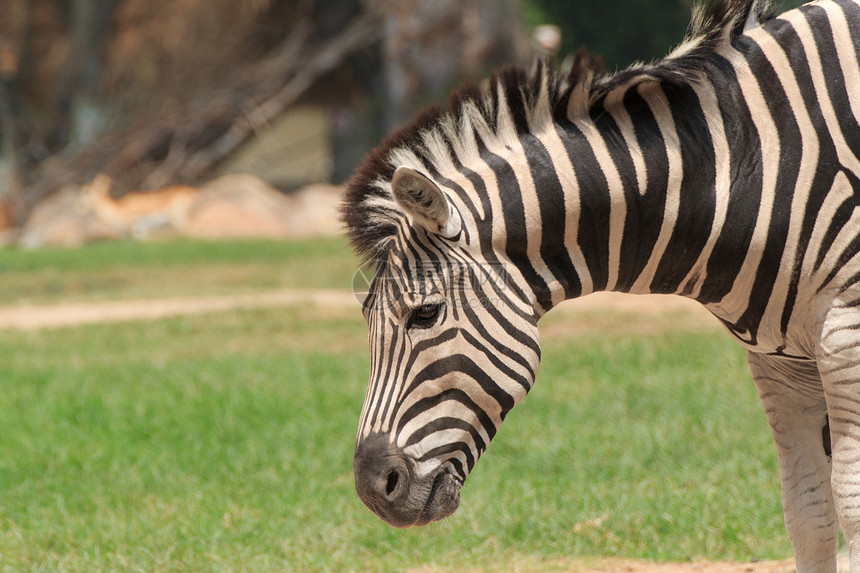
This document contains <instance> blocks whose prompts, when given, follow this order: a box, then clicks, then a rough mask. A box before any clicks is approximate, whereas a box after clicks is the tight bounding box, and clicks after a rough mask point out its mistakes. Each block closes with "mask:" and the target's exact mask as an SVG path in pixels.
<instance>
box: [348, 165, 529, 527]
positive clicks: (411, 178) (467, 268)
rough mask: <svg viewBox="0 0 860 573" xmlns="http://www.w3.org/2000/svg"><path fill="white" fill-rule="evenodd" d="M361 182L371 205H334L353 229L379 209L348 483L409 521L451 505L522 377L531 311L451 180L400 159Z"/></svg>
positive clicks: (380, 510)
mask: <svg viewBox="0 0 860 573" xmlns="http://www.w3.org/2000/svg"><path fill="white" fill-rule="evenodd" d="M359 181H360V178H359ZM356 185H358V183H353V186H352V191H353V192H358V191H357V190H356V189H355V187H356ZM373 186H374V188H375V189H377V190H379V191H380V192H381V193H383V196H382V197H380V198H379V200H374V199H373V198H370V199H368V197H366V196H365V197H364V203H363V206H364V207H367V208H368V209H371V210H373V211H374V212H375V214H374V213H371V212H369V211H362V209H361V208H360V207H358V206H356V205H353V209H352V210H351V211H350V210H346V213H345V219H346V221H347V224H350V220H351V217H352V218H353V219H355V218H359V214H360V221H359V222H356V221H355V220H353V221H352V222H353V223H354V224H355V225H361V226H362V229H363V231H362V232H367V227H366V226H367V225H368V224H371V225H372V224H374V223H379V220H380V219H379V218H381V217H383V212H384V220H385V221H386V223H385V224H386V225H388V230H387V232H386V239H385V240H384V241H382V244H383V245H384V246H382V247H379V245H377V247H378V248H376V250H375V252H374V256H375V262H376V271H375V275H374V278H373V280H372V282H371V284H370V288H369V292H368V294H367V297H366V299H365V302H364V315H365V318H366V319H367V322H368V325H369V331H370V334H369V338H370V352H371V373H370V383H369V386H368V390H367V395H366V398H365V402H364V408H363V410H362V413H361V418H360V421H359V427H358V435H357V439H356V448H355V456H354V471H355V485H356V490H357V492H358V495H359V497H360V498H361V499H362V501H363V502H364V503H365V504H366V505H367V506H368V507H369V508H370V509H371V510H373V511H374V512H375V513H376V514H377V515H378V516H379V517H381V518H382V519H383V520H384V521H386V522H387V523H389V524H391V525H393V526H396V527H409V526H412V525H424V524H427V523H429V522H432V521H436V520H439V519H442V518H444V517H447V516H448V515H450V514H451V513H453V512H454V511H455V510H456V509H457V506H458V504H459V498H460V488H461V487H462V485H463V483H464V481H465V480H466V477H467V476H468V475H469V472H470V471H471V469H472V468H473V467H474V465H475V463H476V462H477V460H478V458H479V457H480V456H481V454H482V453H483V452H484V451H485V450H486V448H487V446H488V444H489V442H490V440H491V439H492V438H493V436H494V435H495V433H496V431H497V430H498V428H499V426H500V424H501V423H502V420H503V419H504V418H505V416H506V414H507V413H508V412H509V411H510V410H511V408H513V407H514V406H515V405H516V404H517V403H519V402H520V401H521V400H522V399H523V397H524V396H525V394H526V392H527V391H528V389H529V388H530V387H531V385H532V383H533V381H534V378H535V375H536V372H537V368H538V363H539V355H540V349H539V345H538V333H537V326H536V321H537V317H536V314H535V312H534V301H533V300H531V299H532V297H531V295H530V292H529V291H528V290H527V289H525V288H522V280H521V279H520V278H519V276H518V274H517V271H516V269H515V268H514V267H512V266H511V265H510V264H508V263H506V262H505V260H504V259H503V258H501V257H496V256H495V255H493V250H492V249H484V251H483V252H482V248H481V241H480V240H479V235H480V234H481V233H482V232H483V231H482V230H480V229H478V228H476V227H475V226H474V217H473V216H472V215H471V213H469V215H468V216H463V215H462V213H463V212H464V211H465V212H467V213H468V211H469V210H468V208H467V205H466V204H465V203H464V202H463V200H464V198H463V196H462V195H461V194H460V193H459V192H458V190H457V189H455V188H453V187H446V186H445V185H444V184H443V183H439V182H437V181H435V180H434V178H432V177H431V176H430V175H429V174H427V173H424V172H422V171H419V170H417V169H414V168H411V167H406V166H399V167H398V168H396V169H395V170H394V171H393V174H391V176H390V179H389V180H387V181H385V180H379V179H377V180H376V181H374V182H373ZM460 191H461V190H460ZM365 193H366V190H365ZM385 197H387V199H386V198H385ZM458 203H459V205H457V204H458ZM368 205H370V206H371V207H368ZM347 209H349V208H347ZM374 217H376V219H375V218H374ZM355 228H357V227H353V230H354V229H355ZM356 239H357V237H356V236H353V242H354V243H356V242H357V241H356Z"/></svg>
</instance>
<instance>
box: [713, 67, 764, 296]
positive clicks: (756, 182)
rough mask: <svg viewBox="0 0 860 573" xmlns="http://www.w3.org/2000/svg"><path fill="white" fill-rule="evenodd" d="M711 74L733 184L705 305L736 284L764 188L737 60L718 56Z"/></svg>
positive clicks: (759, 153) (757, 141) (757, 142)
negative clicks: (736, 67) (721, 120)
mask: <svg viewBox="0 0 860 573" xmlns="http://www.w3.org/2000/svg"><path fill="white" fill-rule="evenodd" d="M710 79H711V81H712V83H713V85H714V87H715V88H716V90H717V99H718V101H719V102H720V108H721V110H722V115H723V128H724V130H725V133H726V139H727V140H728V146H729V153H730V169H731V181H732V185H731V189H730V191H729V204H728V207H727V212H726V221H725V224H724V225H723V229H722V231H721V232H720V235H719V236H718V237H717V240H716V243H715V245H714V248H713V250H712V252H711V256H710V258H709V259H708V265H707V274H706V277H705V281H704V283H703V284H702V288H701V290H700V293H699V297H698V299H697V300H698V301H699V302H701V303H702V304H707V303H711V302H717V301H720V300H722V299H723V297H725V296H726V295H727V294H728V293H729V292H730V291H731V289H732V285H733V284H734V280H735V278H736V277H737V276H738V272H739V271H740V270H741V266H742V265H743V262H744V257H743V253H746V252H747V251H748V250H749V247H750V243H751V242H752V236H753V231H754V229H755V222H756V217H757V216H758V211H759V208H760V204H761V193H762V150H761V140H760V139H759V136H758V133H757V132H756V131H755V128H754V125H755V124H754V123H753V120H752V113H751V111H750V109H749V106H747V103H746V100H744V98H743V93H742V92H741V89H740V85H739V84H738V78H737V75H736V74H735V71H734V69H733V67H732V65H731V64H730V63H729V62H728V61H727V60H725V59H724V58H721V57H720V58H716V61H715V65H714V67H713V70H712V72H711V74H710Z"/></svg>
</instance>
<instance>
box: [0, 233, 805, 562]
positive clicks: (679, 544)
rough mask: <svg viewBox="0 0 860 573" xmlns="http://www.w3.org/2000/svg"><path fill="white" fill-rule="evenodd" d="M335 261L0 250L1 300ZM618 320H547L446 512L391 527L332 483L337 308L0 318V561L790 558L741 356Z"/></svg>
mask: <svg viewBox="0 0 860 573" xmlns="http://www.w3.org/2000/svg"><path fill="white" fill-rule="evenodd" d="M354 265H355V262H354V261H353V260H352V258H351V255H349V253H348V252H347V251H346V249H345V247H344V246H343V244H342V243H341V242H340V241H324V242H319V243H314V244H308V243H280V244H279V243H255V242H245V243H223V244H218V243H216V244H205V243H162V244H152V245H130V244H115V245H100V246H95V247H88V248H85V249H81V250H78V251H44V252H34V253H24V252H17V251H0V293H2V295H0V300H3V302H4V303H6V304H8V303H9V302H20V301H22V300H30V301H33V300H35V301H37V302H41V301H57V300H66V299H67V297H71V298H74V299H79V300H98V299H99V298H122V297H126V296H127V297H138V296H145V297H148V296H157V295H161V296H164V295H171V296H172V295H174V294H176V291H177V290H179V291H181V292H182V293H183V294H200V293H202V294H210V293H224V292H236V291H242V292H247V291H253V290H256V289H267V288H280V287H283V286H295V285H298V286H302V287H313V286H320V287H325V288H332V287H336V288H344V289H346V288H348V287H349V281H350V279H351V274H352V268H353V267H354ZM66 277H69V278H68V281H67V278H66ZM117 277H118V278H117ZM65 285H70V286H68V287H67V286H65ZM67 291H68V292H67ZM544 320H545V321H546V323H547V325H548V326H553V325H556V326H557V325H558V324H559V323H560V322H563V321H564V320H570V317H569V316H564V315H553V314H550V315H549V316H548V317H547V318H546V319H544ZM631 320H635V318H631V317H619V327H618V328H614V329H613V328H610V329H607V331H606V332H588V333H586V334H583V333H582V332H581V331H577V332H576V334H575V335H574V334H571V335H569V336H565V335H564V334H563V332H564V329H561V328H553V329H552V331H553V332H554V333H556V336H554V337H552V338H547V339H546V340H544V357H543V362H542V367H541V372H540V375H539V378H538V383H537V385H536V387H535V389H534V390H533V391H532V393H531V395H530V396H529V397H528V398H527V399H526V401H525V402H524V403H523V404H522V405H521V406H519V407H518V408H517V409H515V410H514V411H513V412H512V413H511V414H510V416H509V417H508V419H507V421H506V423H505V425H504V426H503V427H502V429H501V431H500V432H499V434H498V436H497V437H496V438H495V440H494V442H493V444H492V445H491V447H490V449H489V451H488V452H487V454H486V455H485V456H484V458H483V459H482V460H481V462H480V463H479V464H478V466H477V467H476V469H475V471H474V472H473V474H472V476H470V478H469V481H468V482H467V484H466V486H465V487H464V489H463V492H462V503H461V507H460V509H459V511H458V512H457V513H456V514H455V515H454V516H452V517H451V518H449V519H448V520H445V521H443V522H440V523H436V524H432V525H430V526H428V527H426V528H422V529H414V530H405V531H400V530H395V529H392V528H390V527H388V526H386V525H384V524H383V523H382V522H381V521H379V520H378V519H377V518H376V517H374V516H373V515H372V514H371V513H370V512H369V511H368V510H367V509H365V508H364V507H363V506H362V505H361V502H360V501H359V500H358V498H357V497H356V495H355V493H354V489H353V484H352V469H351V463H352V447H353V440H354V432H355V424H356V421H357V418H358V414H359V410H360V407H361V402H362V400H363V397H364V387H365V384H366V380H367V371H368V356H367V350H366V332H365V325H364V323H363V320H362V318H361V315H360V312H359V310H358V308H357V306H356V308H355V309H338V308H315V307H312V306H305V307H291V308H279V309H266V310H244V311H228V312H221V313H214V314H208V315H201V316H188V317H180V318H172V319H166V320H159V321H151V322H129V323H116V324H105V325H92V326H81V327H76V328H62V329H52V330H41V331H35V332H19V331H11V330H9V331H0V384H2V392H0V421H2V428H3V431H2V432H0V571H4V572H6V571H9V572H13V571H16V572H17V571H80V572H84V571H87V572H89V571H201V572H203V571H402V570H407V569H410V568H416V567H421V566H427V567H430V568H437V569H440V570H457V571H461V570H487V571H510V570H521V571H541V570H543V571H551V570H564V569H565V568H567V567H569V566H570V565H569V563H570V562H569V561H567V560H568V559H574V558H583V557H585V558H588V557H606V556H623V557H633V558H637V557H638V558H646V559H653V560H688V559H695V558H707V559H739V560H749V559H753V558H760V559H769V558H779V557H787V556H789V555H790V553H791V552H790V547H789V544H788V541H787V538H786V535H785V533H784V530H783V525H782V515H781V510H780V506H779V487H778V483H777V465H776V458H775V454H774V451H773V446H772V444H771V438H770V434H769V431H768V430H767V426H766V423H765V421H764V415H763V413H762V411H761V406H760V404H759V402H758V398H757V397H756V394H755V390H754V388H753V385H752V383H751V382H750V380H749V375H748V373H747V370H746V366H745V364H744V359H743V352H742V351H741V350H740V348H739V347H737V346H736V344H735V343H733V342H732V341H731V340H729V339H728V337H727V336H726V335H724V334H723V333H720V332H692V331H676V332H671V333H659V332H657V333H654V334H653V335H650V336H633V335H630V334H626V333H625V332H627V331H628V330H629V329H628V328H626V327H627V323H628V322H629V321H631ZM634 330H635V329H634ZM559 333H561V334H559Z"/></svg>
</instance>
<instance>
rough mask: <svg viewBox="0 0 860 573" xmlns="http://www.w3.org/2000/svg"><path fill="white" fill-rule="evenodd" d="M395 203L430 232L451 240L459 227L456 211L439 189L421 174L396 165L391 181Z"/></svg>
mask: <svg viewBox="0 0 860 573" xmlns="http://www.w3.org/2000/svg"><path fill="white" fill-rule="evenodd" d="M391 191H392V192H393V193H394V200H395V201H397V204H398V205H400V207H401V208H402V209H403V210H404V211H405V212H406V213H407V214H409V215H411V216H412V218H413V219H415V221H416V222H417V223H418V224H419V225H421V226H423V227H424V228H426V229H427V230H428V231H430V232H431V233H436V234H437V235H442V236H443V237H445V238H446V239H453V238H455V237H457V235H459V234H460V229H461V228H462V226H463V223H462V220H461V219H460V213H459V212H458V211H457V208H456V207H454V205H452V204H451V202H450V201H449V200H448V198H447V197H445V194H444V193H443V192H442V190H441V189H440V188H439V186H438V185H436V184H435V183H434V182H433V181H431V180H430V179H429V178H428V177H427V176H426V175H424V174H423V173H421V172H419V171H416V170H414V169H410V168H409V167H398V168H397V170H396V171H395V172H394V178H392V180H391Z"/></svg>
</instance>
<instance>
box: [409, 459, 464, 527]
mask: <svg viewBox="0 0 860 573" xmlns="http://www.w3.org/2000/svg"><path fill="white" fill-rule="evenodd" d="M461 487H463V482H462V481H461V480H460V479H459V478H457V476H455V475H454V474H453V473H451V472H450V471H447V470H444V469H443V470H442V471H440V472H439V473H438V474H436V477H435V478H434V479H433V484H432V485H431V486H430V493H428V495H427V501H426V502H425V503H424V509H422V510H421V514H420V515H419V516H418V519H417V520H416V521H415V523H414V524H413V525H419V526H420V525H427V524H428V523H431V522H433V521H439V520H440V519H445V518H446V517H448V516H449V515H451V514H452V513H454V512H455V511H456V510H457V507H458V506H459V505H460V488H461Z"/></svg>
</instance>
